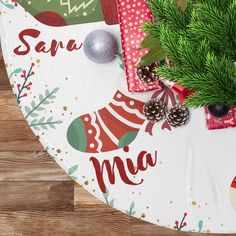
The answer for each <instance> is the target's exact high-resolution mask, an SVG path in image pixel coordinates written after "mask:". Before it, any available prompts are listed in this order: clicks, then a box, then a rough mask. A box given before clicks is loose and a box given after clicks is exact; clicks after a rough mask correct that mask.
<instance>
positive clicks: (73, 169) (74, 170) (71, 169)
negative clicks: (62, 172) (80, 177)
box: [68, 165, 79, 176]
mask: <svg viewBox="0 0 236 236" xmlns="http://www.w3.org/2000/svg"><path fill="white" fill-rule="evenodd" d="M78 167H79V166H78V165H74V166H72V167H71V168H70V169H69V170H68V175H70V176H71V175H72V174H74V173H75V172H76V171H77V169H78Z"/></svg>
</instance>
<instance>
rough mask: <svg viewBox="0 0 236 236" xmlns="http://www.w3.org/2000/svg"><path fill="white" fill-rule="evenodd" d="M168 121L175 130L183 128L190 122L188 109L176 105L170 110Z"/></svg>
mask: <svg viewBox="0 0 236 236" xmlns="http://www.w3.org/2000/svg"><path fill="white" fill-rule="evenodd" d="M166 119H167V120H168V122H169V124H170V125H171V126H173V127H175V128H177V127H180V126H183V125H185V124H186V123H187V122H188V120H189V112H188V109H187V108H186V107H184V106H182V105H175V106H174V107H172V108H171V109H170V110H169V112H168V114H167V117H166Z"/></svg>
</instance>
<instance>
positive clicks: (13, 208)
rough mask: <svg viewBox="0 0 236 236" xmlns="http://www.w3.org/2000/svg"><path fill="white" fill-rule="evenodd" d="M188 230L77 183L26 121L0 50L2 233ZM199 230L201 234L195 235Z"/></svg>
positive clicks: (137, 233) (56, 235) (56, 234)
mask: <svg viewBox="0 0 236 236" xmlns="http://www.w3.org/2000/svg"><path fill="white" fill-rule="evenodd" d="M21 235H22V236H28V235H29V236H34V235H43V236H44V235H53V236H60V235H63V236H70V235H79V236H81V235H82V236H83V235H85V236H87V235H91V236H95V235H96V236H99V235H102V236H104V235H105V236H106V235H122V236H125V235H133V236H141V235H156V236H162V235H187V236H188V235H189V236H190V235H193V234H183V233H182V232H181V233H180V232H175V231H172V230H168V229H164V228H161V227H157V226H154V225H151V224H148V223H145V222H142V221H140V220H136V219H133V218H131V217H129V216H127V215H125V214H123V213H121V212H119V211H116V210H114V209H112V208H110V207H108V206H106V205H104V204H103V203H102V202H100V201H99V200H97V199H95V198H94V197H93V196H91V195H90V194H88V193H87V192H85V191H84V190H83V189H82V188H81V187H79V186H78V185H77V184H75V183H74V182H73V181H72V180H71V179H70V178H69V177H68V176H67V175H66V174H65V173H64V171H63V170H61V169H60V168H59V166H57V164H56V163H54V161H52V159H51V158H50V157H49V156H48V155H47V154H46V153H45V152H43V148H42V146H41V145H40V143H39V142H38V140H37V138H36V137H35V136H34V135H33V133H32V132H31V130H30V128H29V127H28V126H27V123H26V121H25V120H24V118H23V116H22V114H21V112H20V111H19V108H18V106H17V103H16V101H15V98H14V97H13V95H12V92H11V88H10V85H9V83H8V80H7V77H6V72H5V68H4V62H3V58H2V54H1V53H0V236H21ZM194 235H199V234H194Z"/></svg>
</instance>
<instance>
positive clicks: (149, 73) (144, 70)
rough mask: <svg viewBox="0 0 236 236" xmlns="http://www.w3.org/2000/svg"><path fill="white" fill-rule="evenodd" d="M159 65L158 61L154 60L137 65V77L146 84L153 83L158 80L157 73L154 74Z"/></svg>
mask: <svg viewBox="0 0 236 236" xmlns="http://www.w3.org/2000/svg"><path fill="white" fill-rule="evenodd" d="M159 66H161V64H160V62H154V63H152V64H150V65H148V66H139V67H138V68H137V75H138V77H139V79H140V80H141V81H142V82H143V83H146V84H155V83H156V82H157V81H158V80H159V78H160V77H159V75H157V74H156V69H157V68H158V67H159Z"/></svg>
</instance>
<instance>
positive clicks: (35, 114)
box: [30, 113, 38, 117]
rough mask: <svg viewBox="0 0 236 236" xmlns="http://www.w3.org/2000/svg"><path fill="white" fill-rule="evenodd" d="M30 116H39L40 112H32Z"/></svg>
mask: <svg viewBox="0 0 236 236" xmlns="http://www.w3.org/2000/svg"><path fill="white" fill-rule="evenodd" d="M30 116H32V117H37V116H38V114H37V113H31V114H30Z"/></svg>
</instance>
